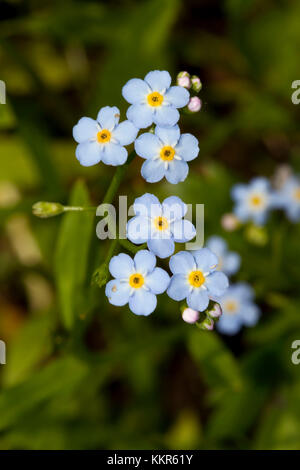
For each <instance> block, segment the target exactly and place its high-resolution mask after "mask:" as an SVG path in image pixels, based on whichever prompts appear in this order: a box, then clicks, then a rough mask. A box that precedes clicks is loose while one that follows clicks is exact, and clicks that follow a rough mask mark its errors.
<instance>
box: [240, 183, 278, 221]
mask: <svg viewBox="0 0 300 470" xmlns="http://www.w3.org/2000/svg"><path fill="white" fill-rule="evenodd" d="M231 196H232V199H233V200H234V201H235V203H236V205H235V208H234V213H235V215H236V216H237V218H238V219H239V220H240V221H242V222H246V221H247V220H252V221H253V222H254V223H255V224H256V225H263V224H264V223H265V221H266V219H267V215H268V212H269V210H270V209H271V207H272V204H273V195H272V192H271V189H270V183H269V181H268V180H267V179H266V178H254V179H253V180H252V181H250V183H249V184H248V185H246V184H236V185H235V186H233V188H232V191H231Z"/></svg>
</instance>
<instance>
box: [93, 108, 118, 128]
mask: <svg viewBox="0 0 300 470" xmlns="http://www.w3.org/2000/svg"><path fill="white" fill-rule="evenodd" d="M119 119H120V110H119V109H118V108H117V107H116V106H104V108H101V109H100V111H99V113H98V116H97V121H98V122H99V124H100V126H101V127H102V129H108V130H110V131H111V130H112V129H113V128H114V127H115V126H116V125H117V124H118V122H119Z"/></svg>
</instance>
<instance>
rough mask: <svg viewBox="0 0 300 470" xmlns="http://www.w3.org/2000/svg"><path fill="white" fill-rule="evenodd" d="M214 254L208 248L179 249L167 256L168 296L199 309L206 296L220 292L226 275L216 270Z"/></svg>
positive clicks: (223, 290)
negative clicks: (168, 274) (168, 260)
mask: <svg viewBox="0 0 300 470" xmlns="http://www.w3.org/2000/svg"><path fill="white" fill-rule="evenodd" d="M217 265H218V258H217V256H216V255H215V254H214V253H212V252H211V251H210V250H209V249H208V248H201V249H200V250H197V251H193V252H187V251H180V252H179V253H177V254H176V255H174V256H172V257H171V259H170V269H171V271H172V273H173V276H172V278H171V281H170V285H169V288H168V290H167V294H168V296H169V297H171V299H174V300H177V301H181V300H183V299H186V300H187V304H188V306H189V307H190V308H192V309H193V310H198V311H199V312H203V311H204V310H205V309H206V308H207V306H208V304H209V300H210V297H213V296H216V297H219V296H222V295H223V294H224V293H225V291H226V289H227V287H228V278H227V276H226V275H225V274H224V273H222V272H221V271H216V267H217Z"/></svg>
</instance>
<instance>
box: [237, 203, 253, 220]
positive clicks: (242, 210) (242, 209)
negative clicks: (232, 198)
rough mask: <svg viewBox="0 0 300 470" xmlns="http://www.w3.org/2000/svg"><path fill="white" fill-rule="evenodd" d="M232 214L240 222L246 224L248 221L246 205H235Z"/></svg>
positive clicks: (248, 214)
mask: <svg viewBox="0 0 300 470" xmlns="http://www.w3.org/2000/svg"><path fill="white" fill-rule="evenodd" d="M233 212H234V214H235V215H236V216H237V218H238V219H239V220H240V221H241V222H246V221H247V220H248V219H249V216H250V213H249V208H248V206H247V205H246V204H243V203H242V204H237V206H235V207H234V209H233Z"/></svg>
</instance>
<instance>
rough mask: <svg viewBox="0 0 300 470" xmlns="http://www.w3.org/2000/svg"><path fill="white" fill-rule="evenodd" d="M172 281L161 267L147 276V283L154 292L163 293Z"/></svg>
mask: <svg viewBox="0 0 300 470" xmlns="http://www.w3.org/2000/svg"><path fill="white" fill-rule="evenodd" d="M169 283H170V276H169V274H168V273H167V272H166V271H165V270H164V269H161V268H155V269H154V271H153V272H152V273H151V274H149V275H148V276H147V279H146V285H147V287H150V289H151V291H152V292H153V293H154V294H162V293H163V292H165V290H166V289H167V287H168V285H169Z"/></svg>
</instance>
